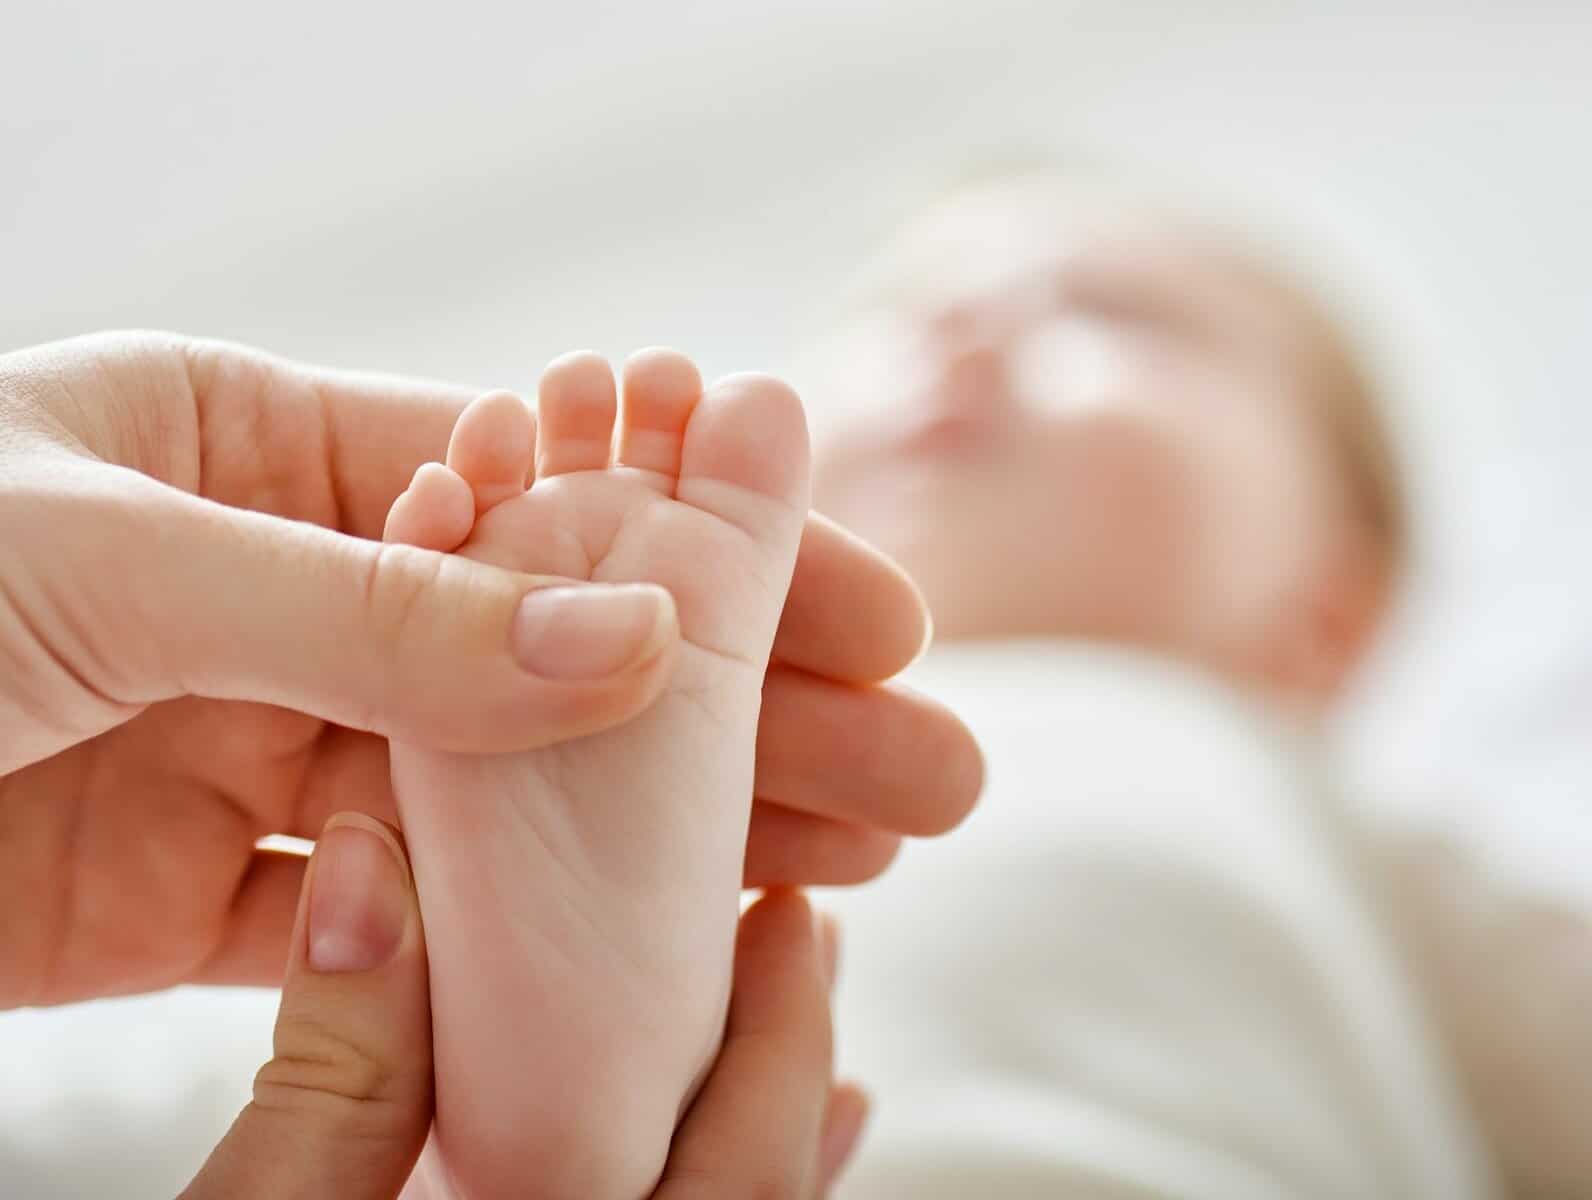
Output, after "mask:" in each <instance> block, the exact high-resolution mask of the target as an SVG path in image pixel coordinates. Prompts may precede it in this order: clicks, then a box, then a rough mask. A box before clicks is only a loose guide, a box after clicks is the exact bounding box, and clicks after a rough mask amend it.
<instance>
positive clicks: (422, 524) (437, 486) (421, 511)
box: [382, 462, 475, 553]
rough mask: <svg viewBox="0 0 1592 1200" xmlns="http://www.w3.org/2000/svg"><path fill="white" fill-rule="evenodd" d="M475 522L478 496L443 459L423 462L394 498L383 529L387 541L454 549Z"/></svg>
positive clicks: (443, 549) (468, 534)
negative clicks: (399, 493)
mask: <svg viewBox="0 0 1592 1200" xmlns="http://www.w3.org/2000/svg"><path fill="white" fill-rule="evenodd" d="M474 525H475V497H474V496H473V495H472V494H471V492H470V485H469V484H468V483H466V482H465V481H464V478H463V476H461V475H459V474H458V473H457V472H456V471H453V470H450V469H449V468H447V467H445V466H443V465H442V464H441V463H437V462H430V463H424V464H422V465H421V467H420V469H419V470H418V471H416V472H415V477H414V479H413V480H412V481H411V482H410V484H409V487H408V488H407V489H406V490H405V491H404V493H403V495H401V496H399V497H398V499H397V500H395V501H393V506H392V510H391V511H390V512H388V514H387V527H386V529H385V530H383V532H382V540H383V541H385V542H399V543H402V544H403V545H405V546H419V547H420V548H421V549H422V550H442V551H445V552H449V553H451V552H452V551H454V550H457V549H458V548H459V547H460V546H461V545H463V544H464V540H465V538H467V537H469V536H470V530H471V529H472V528H473V527H474Z"/></svg>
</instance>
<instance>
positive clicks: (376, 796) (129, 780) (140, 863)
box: [0, 699, 391, 1008]
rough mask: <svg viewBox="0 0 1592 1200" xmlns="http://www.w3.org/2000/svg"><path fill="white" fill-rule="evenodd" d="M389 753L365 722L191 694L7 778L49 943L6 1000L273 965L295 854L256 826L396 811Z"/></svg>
mask: <svg viewBox="0 0 1592 1200" xmlns="http://www.w3.org/2000/svg"><path fill="white" fill-rule="evenodd" d="M386 762H387V755H386V743H385V742H384V741H382V740H381V739H380V738H377V737H375V736H373V735H370V734H360V733H355V732H353V731H350V730H345V729H340V728H337V727H334V726H328V725H326V724H324V723H323V722H320V721H318V720H315V719H314V718H311V717H305V716H301V715H299V714H297V713H291V712H288V711H286V710H283V709H277V708H269V707H265V706H261V705H252V704H242V703H235V702H226V701H211V700H200V699H185V700H177V701H172V702H169V703H164V704H159V705H156V706H154V707H152V708H150V709H148V710H147V711H145V712H144V713H143V714H141V715H140V716H138V717H137V718H135V719H134V720H132V721H130V722H128V723H127V724H126V725H123V726H121V727H120V728H118V729H114V730H112V731H110V732H108V733H105V734H102V735H100V736H99V737H96V738H94V739H92V740H90V741H88V742H84V743H82V744H81V745H79V746H76V747H74V748H72V749H71V750H68V751H66V752H65V753H63V754H60V755H57V756H56V757H55V758H52V759H49V760H47V761H46V762H42V763H38V764H36V765H34V766H32V767H29V768H27V769H25V770H23V771H20V772H17V773H16V774H14V775H12V776H9V777H7V778H6V779H5V780H4V781H3V783H0V789H3V794H4V804H3V805H0V814H3V816H0V819H3V820H4V821H5V822H6V823H7V824H10V825H11V826H12V828H11V830H10V834H11V836H12V837H15V838H20V839H23V840H24V841H25V842H28V843H31V845H30V846H29V847H28V848H27V849H26V850H25V851H24V853H22V854H20V855H17V856H14V858H13V862H15V863H17V864H19V865H20V866H21V868H22V870H23V871H25V872H27V873H29V874H30V875H32V876H33V877H32V878H30V879H25V880H22V881H20V882H21V884H22V886H23V891H22V895H24V896H25V897H26V900H25V902H26V903H27V904H28V905H29V907H30V908H32V909H33V911H34V916H35V918H36V920H35V921H33V922H31V924H33V925H34V926H35V927H36V928H38V929H40V930H41V931H45V932H46V933H47V934H48V935H50V945H49V949H48V951H46V950H45V947H44V946H43V945H42V944H41V945H39V946H37V947H31V946H25V947H23V954H22V956H21V960H20V961H16V960H13V961H11V962H9V963H8V964H7V965H6V971H5V976H4V986H3V987H0V1008H3V1007H10V1006H12V1005H15V1004H23V1003H55V1002H60V1001H64V1000H70V999H74V998H78V997H82V996H87V995H104V994H108V993H113V992H134V991H147V990H150V989H153V988H160V987H166V986H170V985H172V984H176V983H180V982H183V981H187V980H193V979H212V978H213V979H238V980H250V979H257V980H259V981H261V982H263V981H265V980H267V979H269V978H271V977H272V976H273V975H274V973H275V971H276V970H277V969H278V968H279V967H280V962H279V961H273V960H274V959H275V960H279V959H280V956H281V954H282V952H283V945H282V942H281V940H280V938H279V937H278V936H275V935H277V934H278V933H279V932H280V930H281V929H282V928H283V926H284V924H285V922H286V920H287V917H288V916H290V912H289V913H288V914H286V915H284V914H283V913H282V912H281V911H272V910H273V909H276V910H280V909H281V908H282V907H283V906H288V907H289V908H290V906H291V904H292V897H293V894H294V888H293V887H292V886H291V884H292V883H293V880H294V878H296V872H297V871H298V869H299V864H298V863H296V862H294V861H292V860H277V859H276V858H274V857H268V856H261V855H258V854H256V853H255V850H254V844H255V842H256V840H257V839H258V838H260V837H262V836H263V835H265V834H267V833H273V832H283V833H290V834H297V835H301V836H313V835H314V832H315V831H316V830H318V829H319V827H320V824H321V823H322V822H323V821H324V819H325V818H326V816H327V815H329V813H330V812H332V811H335V810H336V809H337V808H340V807H341V808H363V809H370V810H374V811H376V812H378V813H379V812H383V811H384V810H387V811H390V808H391V799H390V794H389V792H388V782H387V769H386ZM29 951H32V953H30V952H29Z"/></svg>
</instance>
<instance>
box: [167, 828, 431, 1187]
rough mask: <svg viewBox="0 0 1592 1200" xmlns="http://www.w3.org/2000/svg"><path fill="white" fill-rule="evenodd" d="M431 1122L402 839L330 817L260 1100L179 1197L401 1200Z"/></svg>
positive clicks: (418, 947) (259, 1079)
mask: <svg viewBox="0 0 1592 1200" xmlns="http://www.w3.org/2000/svg"><path fill="white" fill-rule="evenodd" d="M431 1116H432V1066H431V1003H430V998H429V991H428V983H427V974H426V951H425V942H424V938H423V937H422V933H421V924H420V908H419V905H418V903H417V901H416V897H415V890H414V886H413V883H412V876H411V875H410V872H409V865H408V858H407V856H406V854H405V852H404V846H403V842H402V840H401V838H400V837H399V835H398V834H397V832H396V831H394V830H393V829H392V828H391V827H390V826H387V825H385V824H383V823H382V822H380V821H377V820H375V819H374V818H372V817H368V816H364V815H361V814H353V813H341V814H339V815H337V816H334V817H333V818H332V819H331V820H330V821H329V822H327V825H326V829H325V831H324V832H323V833H322V834H321V839H320V842H319V844H318V845H317V846H316V849H315V854H314V857H313V858H312V859H311V861H310V866H309V870H308V871H307V872H306V875H305V882H304V891H303V893H302V895H301V896H300V898H299V910H298V920H297V923H296V925H295V926H294V931H293V941H292V945H291V949H290V951H289V957H288V967H287V974H286V977H285V981H284V983H283V988H282V1006H281V1009H280V1012H279V1014H278V1016H277V1022H276V1035H275V1043H274V1057H273V1058H272V1059H271V1061H270V1062H269V1063H267V1064H266V1065H265V1067H264V1068H262V1069H261V1071H260V1073H259V1075H258V1076H256V1078H255V1081H254V1099H253V1101H252V1102H251V1103H250V1104H249V1105H248V1106H247V1107H246V1108H245V1109H244V1110H243V1112H242V1113H241V1114H240V1115H239V1117H238V1119H237V1121H236V1122H235V1123H234V1124H233V1126H232V1129H231V1130H230V1131H229V1132H228V1133H227V1135H226V1137H225V1138H224V1139H223V1140H222V1142H221V1144H220V1145H219V1146H217V1147H216V1150H215V1152H214V1153H213V1154H212V1155H211V1156H210V1159H209V1161H208V1162H206V1163H205V1165H204V1167H203V1168H202V1169H201V1170H200V1172H199V1174H198V1176H196V1177H195V1179H194V1181H193V1183H191V1184H190V1185H189V1186H188V1188H187V1190H186V1191H185V1192H184V1193H183V1200H221V1198H222V1197H225V1198H227V1200H266V1198H267V1197H269V1198H270V1200H323V1198H324V1200H333V1198H336V1200H394V1197H396V1196H398V1194H399V1192H400V1191H401V1190H402V1188H403V1186H404V1182H405V1180H406V1179H408V1177H409V1174H410V1172H411V1171H412V1170H413V1168H414V1165H415V1161H416V1159H417V1158H418V1157H419V1154H420V1151H421V1148H422V1146H423V1145H424V1144H425V1140H426V1133H427V1131H428V1129H429V1128H430V1124H431Z"/></svg>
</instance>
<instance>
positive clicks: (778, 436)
mask: <svg viewBox="0 0 1592 1200" xmlns="http://www.w3.org/2000/svg"><path fill="white" fill-rule="evenodd" d="M809 457H810V454H809V450H808V443H807V419H806V416H805V414H804V413H803V412H802V403H801V400H800V398H799V397H798V396H797V395H796V393H795V392H794V391H792V390H791V388H790V387H789V386H788V385H786V384H784V383H781V382H780V381H779V380H777V379H773V378H771V377H769V376H767V375H731V376H728V377H726V378H724V379H721V380H719V381H718V382H717V383H715V384H714V385H713V386H712V387H710V388H709V389H708V390H707V391H706V392H705V393H704V394H703V396H702V399H701V401H700V402H699V403H698V404H697V406H696V408H695V410H694V411H693V412H692V414H691V419H690V421H689V423H688V424H687V425H686V431H685V443H684V446H683V447H682V450H681V455H680V481H679V484H678V485H677V487H676V489H675V495H676V496H677V497H678V498H679V499H680V500H682V501H684V502H685V503H687V504H690V505H691V506H692V507H694V508H699V509H702V510H704V511H706V512H710V513H713V514H714V515H715V516H718V517H720V518H721V519H723V520H725V521H728V522H730V523H731V524H733V525H737V526H739V527H740V528H741V529H743V530H745V531H746V532H747V533H750V534H751V535H752V536H753V537H756V538H759V539H763V538H765V537H767V536H770V535H771V534H774V533H776V532H780V533H782V534H783V533H788V534H790V537H791V538H792V539H794V537H795V536H796V532H798V531H799V529H800V525H801V522H802V520H803V519H804V518H805V517H806V515H807V508H808V505H809V503H810V500H809V476H810V473H811V469H810V465H809ZM791 544H792V547H794V544H795V543H794V540H792V543H791Z"/></svg>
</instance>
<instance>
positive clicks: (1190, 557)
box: [816, 177, 1405, 702]
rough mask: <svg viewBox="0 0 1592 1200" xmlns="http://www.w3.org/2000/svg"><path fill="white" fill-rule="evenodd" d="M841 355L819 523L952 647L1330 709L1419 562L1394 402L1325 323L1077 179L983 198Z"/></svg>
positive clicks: (912, 238)
mask: <svg viewBox="0 0 1592 1200" xmlns="http://www.w3.org/2000/svg"><path fill="white" fill-rule="evenodd" d="M866 295H867V297H868V299H867V302H866V304H865V305H864V306H862V309H861V311H859V312H858V314H857V315H856V317H855V319H854V320H852V321H851V322H850V323H849V325H848V327H847V328H846V329H845V330H844V331H842V333H841V334H840V335H839V336H837V337H836V338H835V339H834V340H833V342H832V343H830V344H829V345H828V346H827V347H826V349H825V353H824V365H823V368H822V371H821V375H822V381H823V382H824V383H826V384H827V389H828V393H827V395H822V396H821V399H823V400H828V401H830V402H832V403H833V405H834V408H835V410H836V411H839V412H842V413H844V414H846V415H845V417H844V419H843V422H842V423H841V424H839V425H838V426H837V427H835V428H834V429H832V430H831V431H829V434H828V436H827V437H825V438H823V439H821V441H820V456H819V460H818V474H817V480H816V488H817V500H818V505H819V507H820V508H822V509H823V510H824V511H826V512H827V513H828V514H829V515H831V516H833V517H835V518H836V519H838V520H840V521H841V522H843V523H844V524H846V525H848V526H850V527H852V528H854V529H856V530H858V531H859V532H860V533H862V534H863V535H864V536H866V537H868V538H869V539H871V540H873V541H874V542H876V543H877V544H879V545H880V546H882V547H883V548H884V549H885V550H886V551H888V552H889V553H891V554H893V555H894V556H896V557H897V558H898V559H899V560H900V561H901V562H902V563H903V564H904V565H905V566H906V567H907V569H908V570H909V571H911V572H912V573H913V574H914V576H915V577H916V578H917V579H918V581H919V582H920V584H921V585H922V587H923V589H924V592H925V594H926V596H927V598H928V601H929V605H930V608H931V609H932V611H933V614H934V618H935V623H936V628H937V630H938V632H939V633H940V635H941V636H942V637H980V636H996V635H1004V634H1046V633H1054V634H1064V635H1072V636H1081V637H1092V638H1100V639H1109V640H1114V641H1122V642H1127V643H1130V644H1134V645H1139V646H1143V647H1145V648H1148V649H1152V650H1157V651H1162V652H1166V653H1170V654H1174V655H1176V656H1179V657H1182V658H1185V659H1189V660H1192V661H1195V662H1199V663H1202V664H1204V665H1206V666H1208V667H1211V668H1214V669H1216V670H1218V671H1220V672H1221V673H1223V674H1224V675H1227V676H1228V677H1230V678H1233V679H1236V680H1239V681H1241V682H1244V683H1251V684H1259V685H1262V686H1264V687H1266V688H1268V689H1270V690H1274V691H1276V692H1279V693H1282V694H1285V695H1288V696H1291V697H1294V698H1296V699H1301V700H1305V701H1307V702H1313V701H1320V700H1324V699H1326V698H1329V697H1330V696H1331V695H1333V694H1334V693H1335V692H1336V691H1337V689H1338V688H1339V686H1340V685H1341V683H1342V682H1343V681H1344V679H1345V678H1346V676H1347V675H1348V674H1349V672H1350V670H1351V669H1352V668H1353V666H1354V665H1355V663H1356V662H1357V661H1358V659H1359V658H1360V656H1361V654H1362V652H1363V650H1364V649H1365V648H1366V647H1367V645H1368V644H1369V642H1370V639H1371V635H1372V633H1373V632H1374V630H1375V628H1376V626H1377V624H1378V619H1379V617H1380V616H1381V614H1382V612H1383V610H1384V608H1385V607H1386V605H1387V602H1388V600H1389V598H1390V595H1391V592H1392V588H1393V584H1394V582H1395V579H1396V576H1397V573H1398V569H1399V566H1400V563H1401V559H1402V557H1403V554H1404V549H1405V544H1404V542H1405V532H1404V522H1403V515H1402V513H1403V509H1402V503H1401V499H1400V495H1399V487H1398V482H1397V478H1396V474H1395V470H1394V467H1393V460H1392V456H1391V454H1390V450H1389V445H1388V442H1387V439H1386V437H1385V434H1384V430H1383V426H1382V424H1381V420H1380V417H1379V414H1378V411H1377V408H1378V406H1377V403H1376V398H1375V396H1374V395H1373V393H1372V391H1371V389H1370V386H1369V384H1368V382H1367V379H1366V377H1365V376H1364V374H1363V373H1362V371H1361V369H1360V367H1359V366H1358V364H1357V363H1356V361H1355V358H1354V356H1353V354H1352V353H1351V352H1350V350H1349V348H1348V347H1347V345H1346V343H1345V341H1344V339H1343V337H1342V336H1341V335H1340V333H1339V332H1338V330H1337V329H1336V328H1335V327H1334V325H1333V323H1332V321H1331V320H1330V319H1329V318H1328V317H1327V316H1326V315H1325V313H1324V312H1323V310H1322V309H1321V308H1320V307H1318V305H1317V304H1316V303H1315V302H1314V301H1313V300H1312V299H1311V297H1310V296H1309V295H1308V294H1307V293H1305V292H1304V291H1302V290H1300V289H1298V288H1297V287H1295V286H1294V285H1293V284H1291V283H1290V282H1289V281H1288V280H1287V279H1286V278H1284V277H1283V276H1282V275H1280V274H1279V273H1276V272H1274V271H1272V270H1271V269H1269V268H1268V267H1266V266H1264V265H1263V264H1261V263H1259V262H1257V261H1255V260H1253V259H1251V258H1250V257H1248V256H1246V255H1245V254H1244V253H1243V252H1242V251H1240V250H1239V249H1237V248H1235V247H1233V246H1229V245H1226V244H1224V242H1223V241H1222V240H1221V239H1220V238H1218V237H1215V236H1213V235H1210V234H1207V233H1203V232H1201V231H1199V230H1198V229H1195V228H1191V227H1185V226H1183V225H1181V224H1180V223H1178V222H1177V221H1175V220H1173V219H1170V218H1167V217H1165V216H1162V215H1158V214H1154V213H1147V212H1133V211H1129V210H1128V209H1127V208H1126V207H1125V206H1124V205H1122V204H1121V203H1119V202H1110V203H1107V202H1104V201H1103V200H1101V199H1100V198H1098V197H1096V198H1094V199H1092V200H1091V199H1089V198H1086V197H1085V196H1084V195H1083V194H1082V193H1081V192H1080V191H1079V190H1078V189H1077V188H1075V187H1074V186H1073V185H1072V184H1071V183H1070V182H1069V181H1067V180H1066V179H1062V178H1050V177H1027V178H1011V179H1006V180H1001V181H996V182H992V183H988V184H983V185H980V186H977V187H972V188H968V189H965V190H962V191H960V192H957V193H955V194H953V195H951V196H949V197H947V198H946V199H944V200H943V201H941V202H940V203H939V204H937V205H935V206H934V207H933V208H932V209H930V210H929V211H928V212H926V213H924V214H923V215H922V216H921V217H920V218H919V219H918V220H916V221H914V222H913V223H912V224H911V225H910V226H909V227H908V228H907V229H906V230H905V231H904V232H903V233H902V235H901V236H900V237H899V238H898V239H897V241H896V242H895V244H894V245H893V246H892V247H891V248H890V249H889V250H888V251H887V252H886V254H885V255H884V256H883V257H882V259H881V261H880V263H879V265H878V268H877V270H876V272H875V274H874V276H873V279H872V282H871V284H870V286H869V287H868V288H867V289H866Z"/></svg>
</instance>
